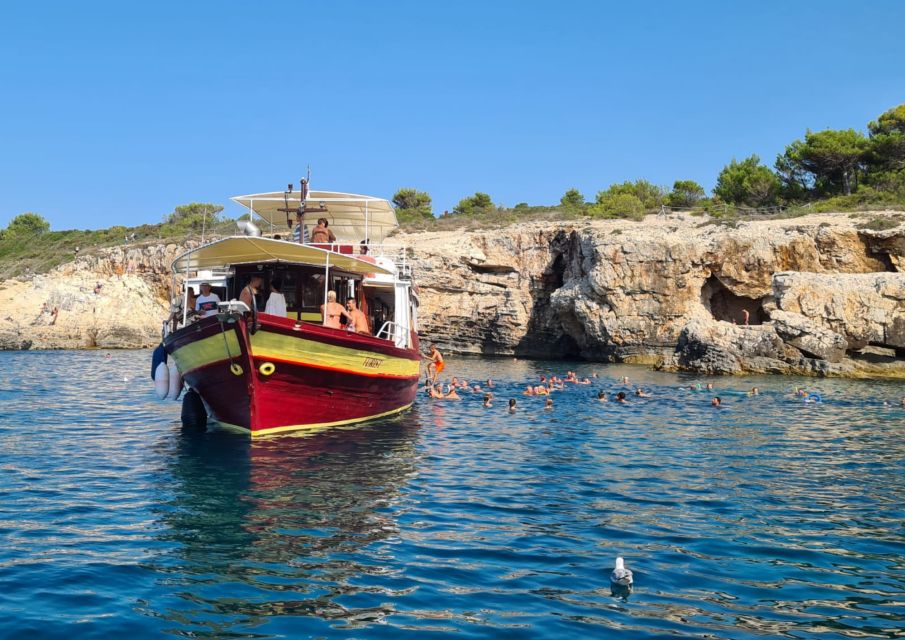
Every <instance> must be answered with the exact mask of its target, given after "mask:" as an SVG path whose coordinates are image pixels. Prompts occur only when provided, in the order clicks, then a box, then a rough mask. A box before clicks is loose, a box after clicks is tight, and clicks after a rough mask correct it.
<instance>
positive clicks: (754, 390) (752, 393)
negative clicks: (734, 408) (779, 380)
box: [748, 387, 760, 396]
mask: <svg viewBox="0 0 905 640" xmlns="http://www.w3.org/2000/svg"><path fill="white" fill-rule="evenodd" d="M748 395H749V396H759V395H760V389H758V388H757V387H752V388H751V391H749V392H748Z"/></svg>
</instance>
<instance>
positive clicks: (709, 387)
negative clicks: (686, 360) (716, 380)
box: [707, 382, 713, 391]
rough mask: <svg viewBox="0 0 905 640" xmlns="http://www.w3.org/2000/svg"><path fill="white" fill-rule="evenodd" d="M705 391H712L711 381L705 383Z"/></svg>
mask: <svg viewBox="0 0 905 640" xmlns="http://www.w3.org/2000/svg"><path fill="white" fill-rule="evenodd" d="M707 391H713V383H712V382H708V383H707Z"/></svg>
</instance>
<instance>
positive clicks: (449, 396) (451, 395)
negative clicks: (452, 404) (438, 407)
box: [443, 385, 462, 400]
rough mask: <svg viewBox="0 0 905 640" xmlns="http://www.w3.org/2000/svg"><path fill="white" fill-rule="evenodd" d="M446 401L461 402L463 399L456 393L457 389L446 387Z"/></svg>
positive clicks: (444, 397)
mask: <svg viewBox="0 0 905 640" xmlns="http://www.w3.org/2000/svg"><path fill="white" fill-rule="evenodd" d="M443 399H444V400H461V399H462V397H461V396H460V395H459V394H458V393H456V388H455V387H454V386H452V385H449V386H448V387H446V395H444V396H443Z"/></svg>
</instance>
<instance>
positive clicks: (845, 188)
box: [776, 129, 870, 195]
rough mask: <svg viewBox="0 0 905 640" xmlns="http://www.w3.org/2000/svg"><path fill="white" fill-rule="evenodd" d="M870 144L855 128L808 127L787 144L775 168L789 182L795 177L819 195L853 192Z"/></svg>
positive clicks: (849, 193)
mask: <svg viewBox="0 0 905 640" xmlns="http://www.w3.org/2000/svg"><path fill="white" fill-rule="evenodd" d="M869 147H870V143H869V141H868V139H867V138H866V137H865V136H864V134H862V133H860V132H858V131H855V130H854V129H839V130H836V129H826V130H825V131H817V132H812V131H808V132H807V133H805V136H804V140H803V141H801V140H796V141H795V142H793V143H792V144H790V145H789V146H787V147H786V150H785V152H784V153H783V154H782V155H781V156H779V157H778V158H777V159H776V168H777V170H779V171H780V172H781V175H782V177H783V181H784V182H786V183H787V184H790V185H791V182H792V179H794V181H795V182H797V183H798V184H804V185H806V186H808V187H810V190H811V191H813V192H816V193H817V194H819V195H824V194H828V195H838V194H839V193H842V194H844V195H851V193H852V190H853V189H855V188H856V187H857V186H858V179H859V177H860V176H861V174H862V173H863V172H864V164H865V161H866V159H867V152H868V150H869ZM802 177H803V178H804V180H802Z"/></svg>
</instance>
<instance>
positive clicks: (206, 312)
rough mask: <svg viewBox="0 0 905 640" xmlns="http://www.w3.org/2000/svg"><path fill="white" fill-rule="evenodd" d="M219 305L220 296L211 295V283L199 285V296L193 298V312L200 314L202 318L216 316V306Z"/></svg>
mask: <svg viewBox="0 0 905 640" xmlns="http://www.w3.org/2000/svg"><path fill="white" fill-rule="evenodd" d="M219 303H220V296H218V295H217V294H216V293H211V283H210V282H202V283H201V295H200V296H198V297H197V298H195V311H198V312H200V313H201V317H202V318H207V317H208V316H213V315H216V314H217V305H218V304H219Z"/></svg>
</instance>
